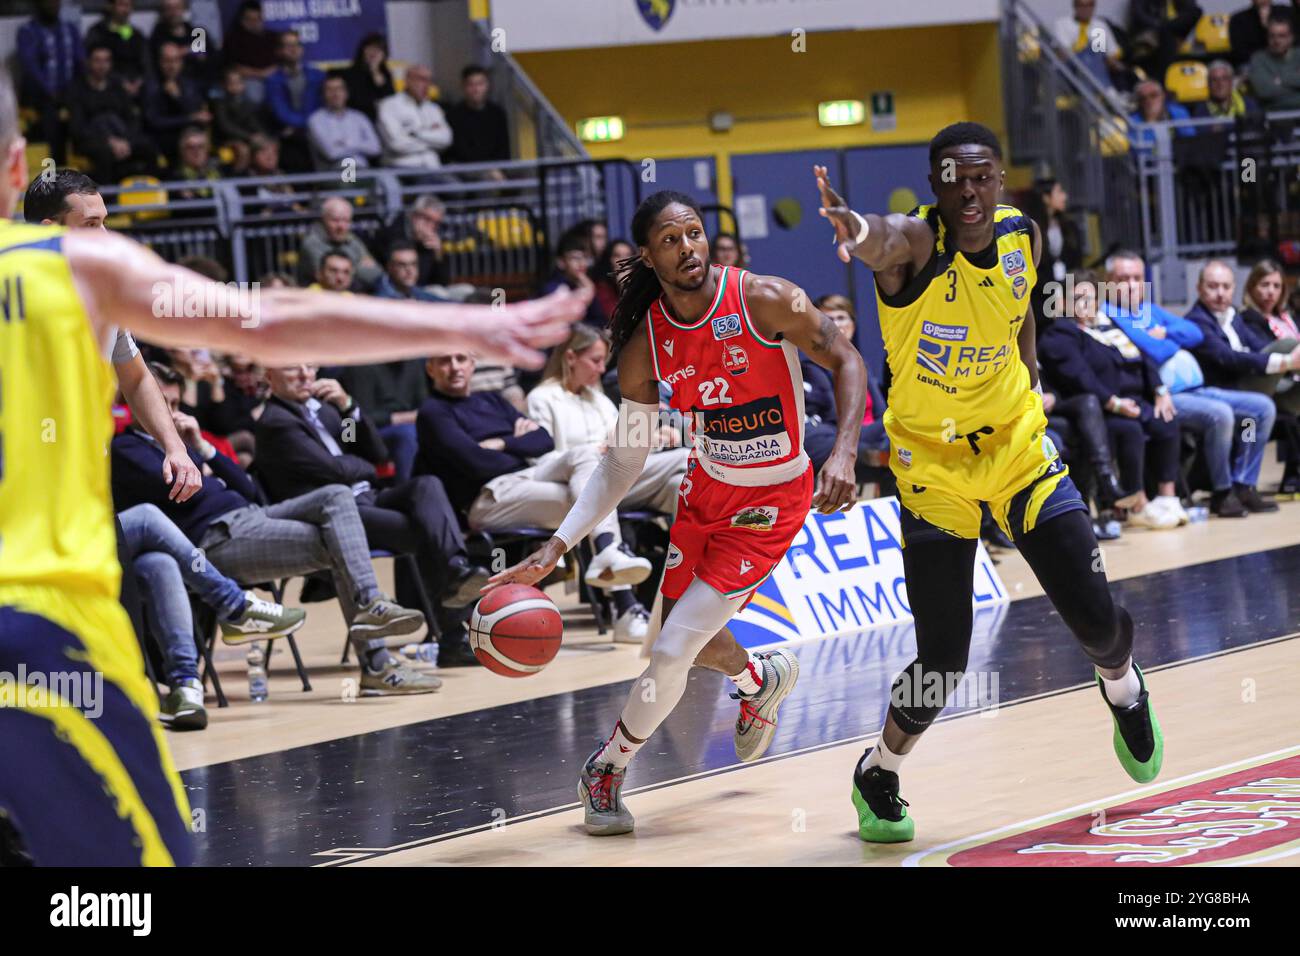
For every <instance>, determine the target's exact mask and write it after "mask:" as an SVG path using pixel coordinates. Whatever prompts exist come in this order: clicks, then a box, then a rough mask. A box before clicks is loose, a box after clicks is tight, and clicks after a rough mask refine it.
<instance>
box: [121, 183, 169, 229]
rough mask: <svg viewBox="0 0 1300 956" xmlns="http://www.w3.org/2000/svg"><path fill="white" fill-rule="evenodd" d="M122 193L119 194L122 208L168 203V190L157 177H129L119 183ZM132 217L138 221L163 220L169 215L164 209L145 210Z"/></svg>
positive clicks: (135, 213) (133, 214)
mask: <svg viewBox="0 0 1300 956" xmlns="http://www.w3.org/2000/svg"><path fill="white" fill-rule="evenodd" d="M118 185H120V186H121V187H122V191H121V192H120V193H118V194H117V202H118V205H120V206H162V205H166V203H167V190H165V189H163V185H162V181H161V180H160V179H158V177H156V176H128V177H127V178H126V179H124V180H122V182H121V183H119V184H118ZM131 215H132V216H133V217H134V218H135V219H136V220H137V221H144V220H146V219H163V218H165V217H166V216H167V213H166V212H165V211H164V210H162V209H144V210H141V211H139V212H133V213H131Z"/></svg>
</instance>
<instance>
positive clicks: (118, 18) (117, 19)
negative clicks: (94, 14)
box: [86, 0, 153, 99]
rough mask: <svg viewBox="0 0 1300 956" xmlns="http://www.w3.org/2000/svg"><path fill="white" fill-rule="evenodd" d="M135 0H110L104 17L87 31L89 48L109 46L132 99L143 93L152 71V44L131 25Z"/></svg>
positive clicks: (106, 5) (124, 85)
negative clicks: (150, 52) (150, 45)
mask: <svg viewBox="0 0 1300 956" xmlns="http://www.w3.org/2000/svg"><path fill="white" fill-rule="evenodd" d="M134 6H135V4H134V3H133V0H108V2H107V3H105V4H104V16H103V18H102V19H101V20H100V21H99V22H98V23H96V24H95V25H94V26H92V27H91V28H90V29H89V30H88V31H87V32H86V49H90V48H91V47H96V46H106V47H108V49H109V52H111V53H112V55H113V69H115V70H116V71H117V75H118V78H119V79H120V80H121V81H122V86H123V88H124V89H125V90H126V92H127V93H128V94H129V95H130V97H131V98H132V99H135V98H137V97H138V96H139V95H140V92H141V90H142V89H143V87H144V82H145V80H146V79H148V77H149V76H150V75H151V74H152V72H153V64H152V62H151V60H150V56H149V43H148V41H147V40H146V39H145V37H144V34H143V33H141V32H140V31H139V30H137V29H136V28H135V27H134V26H132V25H131V13H132V9H133V7H134Z"/></svg>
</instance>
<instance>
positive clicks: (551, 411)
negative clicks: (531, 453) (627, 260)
mask: <svg viewBox="0 0 1300 956" xmlns="http://www.w3.org/2000/svg"><path fill="white" fill-rule="evenodd" d="M608 359H609V334H608V333H607V332H605V331H604V330H603V329H600V330H597V329H593V328H591V327H589V326H584V325H578V326H576V327H575V328H574V330H573V334H572V335H571V336H569V340H568V342H566V343H564V344H563V345H561V346H558V347H557V348H556V349H555V350H554V351H553V352H551V356H550V359H549V360H548V361H547V363H546V369H545V371H544V372H543V373H542V382H541V384H539V385H538V386H537V387H536V388H534V389H533V390H532V391H531V392H529V393H528V418H529V419H531V420H532V421H535V422H537V424H538V425H540V426H541V427H542V429H543V430H544V431H545V432H546V433H548V434H549V435H550V436H551V438H552V440H553V441H554V443H555V451H556V452H566V451H568V450H569V449H570V448H578V447H582V446H591V447H594V448H596V449H597V450H598V451H599V453H600V454H601V455H604V454H605V451H606V449H607V448H608V446H609V444H610V443H611V442H613V441H615V440H616V438H617V436H616V435H615V433H614V432H615V427H616V425H617V423H618V409H617V408H615V407H614V403H613V402H611V401H610V400H609V398H607V397H606V395H605V393H604V391H602V390H601V378H602V377H603V376H604V374H605V366H606V363H607V361H608ZM689 455H690V449H689V448H683V447H682V433H681V432H680V431H678V430H677V429H676V428H672V427H669V426H667V425H664V426H662V427H660V429H659V435H658V438H657V440H656V442H655V447H654V453H653V454H651V455H650V456H649V457H648V458H647V459H646V464H645V469H644V470H643V471H642V472H641V475H640V477H639V478H637V480H636V483H635V484H634V485H633V486H632V489H631V491H629V492H628V493H627V495H626V496H625V497H624V498H623V500H622V501H621V502H620V503H619V504H620V507H622V508H632V509H649V510H651V511H658V512H661V513H663V514H665V515H667V516H668V517H669V518H670V519H671V518H672V517H673V516H674V515H675V514H676V513H677V492H678V488H679V486H680V485H681V483H682V479H683V478H684V477H685V476H686V462H687V458H688V457H689ZM610 596H611V598H612V599H613V601H614V612H615V615H616V617H615V622H614V640H615V641H626V642H629V643H635V644H639V643H641V642H642V641H643V640H644V639H645V636H646V631H647V628H648V625H649V615H648V614H647V613H646V610H645V608H644V607H642V606H641V604H639V603H638V602H637V600H636V598H635V597H634V596H633V594H632V590H631V588H630V587H627V586H622V587H616V588H611V589H610Z"/></svg>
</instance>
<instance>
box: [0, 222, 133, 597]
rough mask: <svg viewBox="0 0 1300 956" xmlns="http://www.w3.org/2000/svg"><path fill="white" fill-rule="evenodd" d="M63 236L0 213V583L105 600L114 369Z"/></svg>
mask: <svg viewBox="0 0 1300 956" xmlns="http://www.w3.org/2000/svg"><path fill="white" fill-rule="evenodd" d="M63 234H64V230H63V229H62V228H59V227H57V226H34V225H23V224H20V223H13V222H9V221H8V220H3V219H0V592H3V591H4V589H6V588H15V587H16V588H23V587H42V586H48V587H52V588H54V589H57V590H60V591H71V592H73V593H75V594H82V595H87V596H91V595H94V596H98V597H107V598H110V599H112V600H114V601H116V599H117V594H118V586H119V579H120V575H121V570H120V568H119V566H118V563H117V538H116V532H115V531H114V527H113V507H112V496H111V492H110V486H109V459H108V443H109V440H110V439H111V438H112V435H113V423H112V416H111V415H110V414H109V407H110V404H111V402H112V399H113V389H114V384H113V383H114V378H113V372H112V368H111V366H110V365H109V363H108V361H107V360H106V359H105V357H104V355H103V354H102V353H101V350H100V345H99V344H98V343H97V342H96V341H95V335H94V330H93V329H92V327H91V324H90V320H89V318H88V317H87V315H86V310H85V308H84V307H83V305H82V303H81V299H80V297H79V296H78V295H77V290H76V288H75V287H74V286H73V282H72V273H71V271H70V270H69V268H68V264H67V261H66V260H65V259H64V258H63V248H62V243H63Z"/></svg>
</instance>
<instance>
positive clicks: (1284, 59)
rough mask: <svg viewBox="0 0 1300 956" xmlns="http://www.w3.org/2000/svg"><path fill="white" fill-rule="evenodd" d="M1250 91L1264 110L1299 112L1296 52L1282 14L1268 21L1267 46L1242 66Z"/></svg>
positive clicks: (1299, 73)
mask: <svg viewBox="0 0 1300 956" xmlns="http://www.w3.org/2000/svg"><path fill="white" fill-rule="evenodd" d="M1246 79H1247V80H1249V81H1250V91H1251V92H1252V93H1254V94H1255V99H1257V100H1259V105H1260V106H1261V107H1263V108H1264V109H1266V110H1300V50H1297V49H1295V25H1294V24H1293V23H1292V22H1291V17H1290V16H1289V15H1288V14H1287V12H1286V11H1284V10H1281V9H1278V10H1274V11H1273V12H1272V14H1270V15H1269V18H1268V46H1267V47H1265V48H1264V49H1262V50H1259V51H1257V52H1256V53H1255V55H1254V56H1252V57H1251V58H1250V62H1249V63H1248V64H1247V65H1246Z"/></svg>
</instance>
